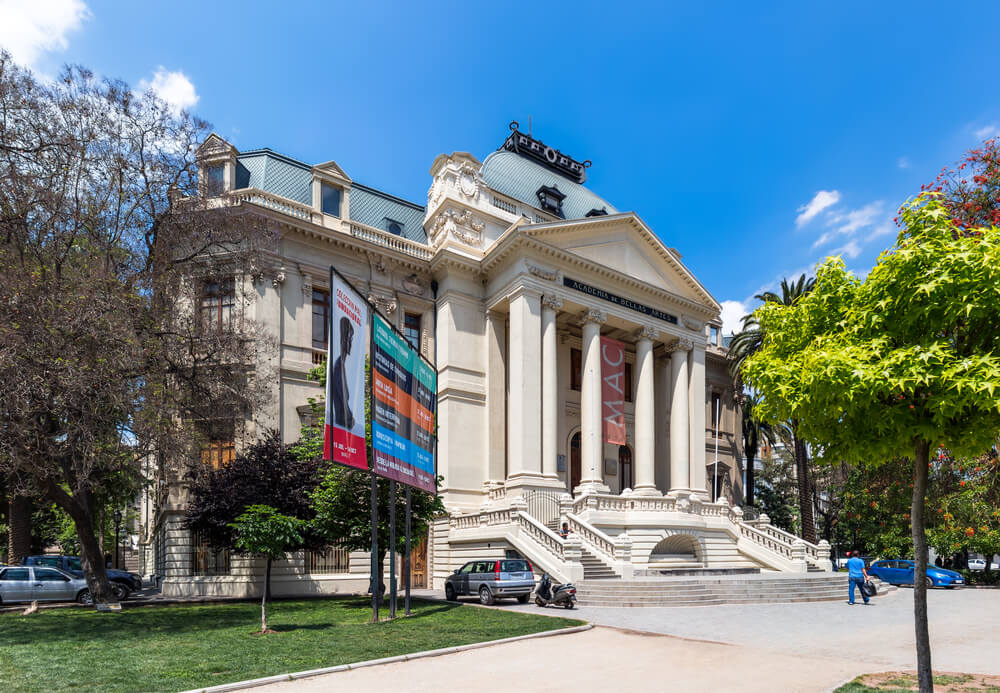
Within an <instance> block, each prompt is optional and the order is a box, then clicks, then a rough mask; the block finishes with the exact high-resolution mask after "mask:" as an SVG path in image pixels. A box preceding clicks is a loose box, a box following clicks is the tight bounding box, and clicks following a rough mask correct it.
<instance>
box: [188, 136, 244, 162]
mask: <svg viewBox="0 0 1000 693" xmlns="http://www.w3.org/2000/svg"><path fill="white" fill-rule="evenodd" d="M219 154H226V155H235V154H237V151H236V147H234V146H233V145H231V144H229V142H227V141H226V140H224V139H222V138H221V137H219V136H218V135H217V134H215V133H214V132H213V133H211V134H210V135H209V136H208V137H206V138H205V141H204V142H202V143H201V145H200V146H199V147H198V149H197V150H196V151H195V156H196V157H197V158H199V159H202V158H205V157H208V156H218V155H219Z"/></svg>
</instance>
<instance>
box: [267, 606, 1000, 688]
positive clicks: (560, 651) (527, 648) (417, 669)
mask: <svg viewBox="0 0 1000 693" xmlns="http://www.w3.org/2000/svg"><path fill="white" fill-rule="evenodd" d="M912 595H913V592H912V590H910V589H908V588H902V589H900V590H898V591H896V592H893V593H890V594H889V595H887V596H884V597H880V598H878V599H876V600H873V601H874V606H867V607H866V606H863V605H861V604H860V602H859V603H858V604H857V605H855V606H848V605H847V603H846V599H845V601H844V602H816V603H806V604H760V605H733V606H709V607H690V608H669V609H668V608H632V609H625V608H622V609H606V608H594V607H581V608H578V609H577V610H576V611H575V612H573V613H574V615H576V616H578V617H579V618H582V619H585V620H587V621H590V622H591V623H594V624H600V625H604V626H617V627H619V628H628V629H633V630H629V631H623V630H618V629H616V628H611V627H598V628H594V629H593V630H590V631H587V632H584V633H578V634H573V635H566V636H558V637H554V638H543V639H540V640H528V641H524V642H517V643H510V644H506V645H498V646H495V647H490V648H483V649H479V650H472V651H469V652H462V653H457V654H453V655H445V656H442V657H433V658H429V659H421V660H415V661H412V662H401V663H398V664H389V665H385V666H379V667H372V668H366V669H359V670H356V671H349V672H344V673H338V674H332V675H328V676H320V677H315V678H312V679H305V680H302V681H296V682H290V683H282V684H277V685H274V686H269V687H264V688H260V689H255V690H261V691H270V692H273V693H290V692H291V691H294V692H295V693H302V692H307V691H327V690H334V689H336V690H349V691H352V693H355V692H357V693H364V692H366V691H384V690H406V691H441V690H476V689H478V688H481V687H482V686H483V685H489V686H493V684H494V683H495V682H497V681H510V682H516V685H515V686H514V687H515V688H516V690H517V691H518V693H529V692H534V691H572V692H573V693H581V692H585V691H597V690H612V691H615V693H624V692H627V691H659V690H679V691H712V692H713V693H714V692H717V691H736V690H738V691H740V692H741V693H753V692H755V691H761V692H763V691H767V692H768V693H771V692H773V691H827V690H830V689H831V688H832V687H833V686H835V685H836V684H838V683H840V682H843V681H845V680H847V679H849V678H852V677H854V676H856V675H858V674H862V673H866V672H870V671H884V670H892V669H912V668H914V667H915V660H914V654H913V652H914V650H913V596H912ZM928 596H929V599H928V604H929V612H930V618H931V641H932V650H933V658H934V668H935V669H936V670H939V671H967V672H978V673H987V674H1000V658H997V657H996V652H998V651H1000V627H998V625H1000V624H998V620H1000V590H973V589H967V590H948V591H945V590H933V591H931V592H930V593H929V595H928ZM476 608H478V607H476ZM501 608H506V609H510V610H514V611H534V612H538V613H541V612H543V610H541V609H539V608H538V607H534V606H532V605H525V606H521V605H517V604H509V605H504V606H502V607H501ZM544 613H551V614H552V615H553V616H555V615H560V616H561V615H568V612H566V611H564V610H562V609H559V610H553V609H546V610H544ZM637 631H645V632H637ZM505 687H508V688H509V686H505Z"/></svg>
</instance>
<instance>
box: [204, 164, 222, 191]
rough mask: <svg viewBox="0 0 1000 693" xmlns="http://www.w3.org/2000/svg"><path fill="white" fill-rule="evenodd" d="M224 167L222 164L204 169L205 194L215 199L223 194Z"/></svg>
mask: <svg viewBox="0 0 1000 693" xmlns="http://www.w3.org/2000/svg"><path fill="white" fill-rule="evenodd" d="M225 187H226V167H225V165H224V164H216V165H214V166H206V167H205V194H206V195H208V196H209V197H217V196H219V195H221V194H222V193H223V192H225Z"/></svg>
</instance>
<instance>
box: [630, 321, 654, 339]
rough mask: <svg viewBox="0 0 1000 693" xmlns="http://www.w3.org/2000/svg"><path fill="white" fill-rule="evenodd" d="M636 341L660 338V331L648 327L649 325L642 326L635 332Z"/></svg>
mask: <svg viewBox="0 0 1000 693" xmlns="http://www.w3.org/2000/svg"><path fill="white" fill-rule="evenodd" d="M634 334H635V337H636V339H650V340H653V339H656V338H657V337H659V336H660V331H659V330H658V329H656V328H655V327H650V326H649V325H643V326H642V327H640V328H639V329H637V330H636V331H635V333H634Z"/></svg>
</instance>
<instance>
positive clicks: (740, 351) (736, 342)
mask: <svg viewBox="0 0 1000 693" xmlns="http://www.w3.org/2000/svg"><path fill="white" fill-rule="evenodd" d="M815 283H816V279H815V278H814V277H808V278H807V277H806V275H805V274H802V275H801V276H799V278H798V281H793V282H792V283H790V284H789V283H788V279H782V280H781V294H780V295H778V294H777V293H775V292H773V291H765V292H764V293H762V294H757V295H756V296H754V298H755V299H757V300H758V301H761V302H762V303H763V304H764V305H768V304H773V305H778V306H793V305H795V304H796V303H797V302H798V301H799V300H800V299H801V298H802V297H803V296H806V295H807V294H808V293H809V292H810V291H811V290H812V288H813V286H814V285H815ZM765 335H766V330H765V328H764V326H763V325H761V323H760V322H759V320H758V318H757V315H756V313H751V314H750V315H747V316H746V317H744V318H743V329H742V330H741V331H740V332H739V333H738V334H737V335H736V336H735V337H733V341H732V342H730V344H729V352H728V354H727V358H728V360H729V369H730V372H731V373H732V374H733V376H734V377H735V379H736V383H737V386H740V385H741V384H742V383H743V382H744V380H745V377H744V374H743V369H744V366H745V364H746V362H747V360H748V359H750V358H751V357H752V356H753V355H754V354H756V353H757V352H758V351H760V349H761V348H762V346H763V344H764V339H765ZM785 425H786V426H787V428H788V431H789V433H790V434H791V448H792V454H793V456H794V460H795V478H796V481H797V483H798V500H799V517H800V518H801V519H802V522H801V529H800V534H799V536H801V537H802V538H803V539H805V540H806V541H808V542H812V543H814V544H815V543H816V523H815V521H814V518H813V495H812V485H811V484H810V482H809V451H808V450H807V448H806V444H805V442H803V441H802V440H801V439H800V436H799V430H798V429H799V424H798V420H796V419H791V420H789V421H787V422H785ZM747 486H748V487H750V482H749V481H747Z"/></svg>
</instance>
